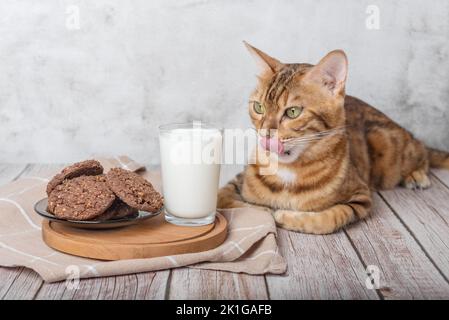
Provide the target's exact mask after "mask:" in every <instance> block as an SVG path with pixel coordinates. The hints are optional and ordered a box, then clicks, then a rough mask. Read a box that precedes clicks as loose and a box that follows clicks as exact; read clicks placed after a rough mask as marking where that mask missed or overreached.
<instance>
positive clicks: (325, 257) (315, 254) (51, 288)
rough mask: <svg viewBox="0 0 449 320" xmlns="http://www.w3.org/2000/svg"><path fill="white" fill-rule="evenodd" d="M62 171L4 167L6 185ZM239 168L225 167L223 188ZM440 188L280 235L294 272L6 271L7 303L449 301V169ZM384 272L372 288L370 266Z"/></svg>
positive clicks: (386, 195) (436, 182)
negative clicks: (89, 274)
mask: <svg viewBox="0 0 449 320" xmlns="http://www.w3.org/2000/svg"><path fill="white" fill-rule="evenodd" d="M60 167H61V166H55V165H5V164H0V185H2V184H4V183H7V182H8V181H11V180H13V179H15V178H17V177H19V176H20V175H22V176H33V175H45V174H46V173H48V174H51V172H52V171H53V170H55V169H58V168H60ZM240 170H241V169H240V168H238V167H228V168H226V169H225V170H224V173H223V175H222V178H221V184H223V183H225V182H226V181H227V180H228V179H229V178H231V177H232V176H233V175H234V174H235V173H237V172H238V171H240ZM433 174H434V176H433V177H432V182H433V188H431V189H429V190H425V191H409V190H405V189H395V190H392V191H383V192H381V193H380V195H381V196H382V197H383V199H384V200H385V202H384V200H382V199H381V198H380V197H379V196H377V195H375V204H376V205H375V209H374V212H373V215H372V217H371V218H370V219H368V220H367V221H365V222H361V223H357V224H354V225H352V226H350V227H348V228H347V229H346V231H345V232H340V233H337V234H333V235H328V236H314V235H304V234H299V233H294V232H288V231H286V230H279V240H278V242H279V245H280V251H281V254H282V255H283V256H284V257H285V258H287V261H288V272H287V274H286V275H283V276H277V275H267V276H251V275H245V274H233V273H228V272H222V271H209V270H199V269H189V268H181V269H174V270H171V271H170V270H166V271H160V272H148V273H141V274H132V275H124V276H116V277H104V278H94V279H84V280H81V281H80V284H79V289H77V290H69V289H68V288H67V286H66V284H65V282H59V283H53V284H46V283H43V281H42V280H41V279H40V277H39V276H38V275H37V274H36V273H35V272H34V271H32V270H29V269H26V268H0V299H33V298H34V299H164V298H170V299H183V298H186V299H267V298H271V299H296V298H299V299H301V298H304V299H340V298H341V299H350V298H353V299H378V298H386V299H394V298H431V297H433V298H449V290H448V281H447V278H448V275H449V262H448V260H449V249H448V248H449V243H448V241H449V237H448V236H447V235H448V234H449V188H448V186H449V172H447V171H444V170H435V171H433ZM369 264H372V265H377V266H379V268H380V271H381V277H380V280H381V282H380V284H381V289H380V290H377V291H376V290H371V289H368V288H367V287H366V285H365V281H366V265H369Z"/></svg>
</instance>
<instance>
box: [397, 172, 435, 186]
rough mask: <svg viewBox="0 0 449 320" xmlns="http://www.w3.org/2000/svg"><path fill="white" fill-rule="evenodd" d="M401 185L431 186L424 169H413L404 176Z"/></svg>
mask: <svg viewBox="0 0 449 320" xmlns="http://www.w3.org/2000/svg"><path fill="white" fill-rule="evenodd" d="M402 185H403V186H404V187H406V188H407V189H412V190H415V189H420V190H421V189H427V188H429V187H430V186H431V182H430V179H429V176H428V175H427V172H426V171H424V170H416V171H413V172H412V173H411V174H410V175H408V176H407V177H405V178H404V180H403V181H402Z"/></svg>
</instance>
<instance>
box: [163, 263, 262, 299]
mask: <svg viewBox="0 0 449 320" xmlns="http://www.w3.org/2000/svg"><path fill="white" fill-rule="evenodd" d="M168 292H169V294H168V298H169V299H268V292H267V287H266V284H265V279H264V276H253V275H247V274H237V273H231V272H224V271H213V270H200V269H191V268H180V269H173V270H172V274H171V281H170V288H169V291H168Z"/></svg>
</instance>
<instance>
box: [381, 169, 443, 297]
mask: <svg viewBox="0 0 449 320" xmlns="http://www.w3.org/2000/svg"><path fill="white" fill-rule="evenodd" d="M431 182H432V187H431V188H429V189H427V190H416V191H413V190H406V189H403V188H397V189H394V190H390V191H382V192H380V194H381V195H382V197H383V198H384V199H385V200H386V201H387V202H388V203H389V205H390V206H391V208H392V209H393V210H394V211H395V213H396V214H397V216H398V217H399V218H400V219H401V221H402V222H403V223H404V225H405V226H406V227H407V229H408V230H409V232H410V233H411V234H412V236H413V237H414V238H415V239H416V241H418V242H419V243H420V246H421V247H422V249H423V250H424V251H425V253H426V255H427V257H428V259H430V260H431V261H432V262H433V263H434V264H435V265H436V266H437V269H438V270H439V271H440V272H441V273H442V274H443V275H444V277H445V278H446V281H447V279H449V189H448V188H447V187H446V186H444V185H443V184H442V183H441V182H440V181H438V180H437V179H436V178H435V177H431ZM447 296H448V297H449V292H448V294H447Z"/></svg>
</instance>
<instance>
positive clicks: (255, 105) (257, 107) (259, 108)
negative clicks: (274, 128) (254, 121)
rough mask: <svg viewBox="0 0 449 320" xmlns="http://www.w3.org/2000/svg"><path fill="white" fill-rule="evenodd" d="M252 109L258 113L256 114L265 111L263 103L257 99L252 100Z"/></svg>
mask: <svg viewBox="0 0 449 320" xmlns="http://www.w3.org/2000/svg"><path fill="white" fill-rule="evenodd" d="M253 109H254V112H255V113H258V114H264V113H265V107H264V106H263V104H261V103H259V102H257V101H254V102H253Z"/></svg>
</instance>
